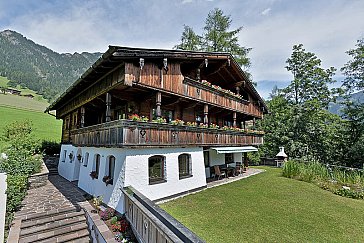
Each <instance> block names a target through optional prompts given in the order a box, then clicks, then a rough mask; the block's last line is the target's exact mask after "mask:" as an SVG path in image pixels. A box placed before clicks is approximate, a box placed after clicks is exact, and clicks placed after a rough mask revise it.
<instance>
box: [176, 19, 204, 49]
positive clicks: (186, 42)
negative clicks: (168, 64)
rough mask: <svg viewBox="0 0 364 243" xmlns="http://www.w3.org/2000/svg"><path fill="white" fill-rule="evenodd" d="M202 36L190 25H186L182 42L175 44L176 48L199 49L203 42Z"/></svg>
mask: <svg viewBox="0 0 364 243" xmlns="http://www.w3.org/2000/svg"><path fill="white" fill-rule="evenodd" d="M200 38H201V37H200V36H198V35H197V34H196V33H195V32H194V31H193V29H192V28H191V27H190V26H188V25H184V30H183V32H182V36H181V43H180V44H178V45H176V46H174V49H179V50H190V51H198V50H199V49H200V44H201V43H200Z"/></svg>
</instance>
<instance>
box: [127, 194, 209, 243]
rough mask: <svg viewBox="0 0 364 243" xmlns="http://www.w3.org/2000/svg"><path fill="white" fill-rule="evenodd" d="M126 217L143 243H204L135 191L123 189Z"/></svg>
mask: <svg viewBox="0 0 364 243" xmlns="http://www.w3.org/2000/svg"><path fill="white" fill-rule="evenodd" d="M122 191H123V194H124V196H125V197H124V198H125V215H126V218H127V219H128V221H129V222H130V224H131V227H132V229H133V231H134V234H135V236H136V237H137V238H138V241H139V242H142V243H144V242H145V243H147V242H148V243H172V242H177V243H178V242H185V243H200V242H201V243H202V242H204V241H203V240H202V239H200V238H199V237H198V236H197V235H195V234H194V233H193V232H192V231H190V230H189V229H188V228H186V227H185V226H184V225H182V224H181V223H180V222H178V221H177V220H176V219H175V218H173V217H172V216H171V215H169V214H168V213H166V212H165V211H164V210H163V209H161V208H160V207H158V205H156V204H154V203H153V202H152V201H150V200H149V199H148V198H146V197H144V196H143V195H142V194H140V193H139V192H138V191H136V190H135V189H133V188H131V187H129V188H124V189H122Z"/></svg>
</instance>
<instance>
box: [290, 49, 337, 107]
mask: <svg viewBox="0 0 364 243" xmlns="http://www.w3.org/2000/svg"><path fill="white" fill-rule="evenodd" d="M286 63H287V64H288V65H287V66H286V69H287V70H288V71H290V72H292V74H293V80H292V82H291V84H290V85H289V86H288V87H287V88H286V89H284V93H285V95H286V97H287V99H288V100H290V101H291V102H293V104H294V105H303V104H304V103H305V102H306V101H308V100H312V99H315V100H317V101H318V102H320V104H321V107H327V106H328V104H329V102H330V101H332V98H333V97H332V92H331V90H330V89H329V87H328V84H331V83H334V82H335V81H334V80H333V79H332V77H333V75H334V74H335V73H334V72H335V71H336V69H335V68H333V67H330V68H329V69H326V70H325V69H323V68H322V67H321V60H320V59H319V58H318V57H317V56H316V55H315V54H314V53H311V52H306V50H305V49H304V48H303V45H302V44H299V45H294V46H293V53H292V55H291V57H290V58H288V59H287V61H286Z"/></svg>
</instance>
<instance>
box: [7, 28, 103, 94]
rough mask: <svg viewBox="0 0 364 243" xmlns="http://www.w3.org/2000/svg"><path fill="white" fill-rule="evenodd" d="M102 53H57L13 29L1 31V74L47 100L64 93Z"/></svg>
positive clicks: (12, 83)
mask: <svg viewBox="0 0 364 243" xmlns="http://www.w3.org/2000/svg"><path fill="white" fill-rule="evenodd" d="M101 55H102V53H100V52H96V53H89V52H81V53H78V52H75V53H73V54H71V53H57V52H55V51H53V50H51V49H49V48H47V47H45V46H42V45H39V44H37V43H35V42H34V41H32V40H30V39H27V38H26V37H25V36H23V35H22V34H20V33H18V32H16V31H13V30H4V31H1V32H0V76H4V77H7V78H8V79H9V80H10V82H9V85H11V86H16V85H21V86H22V87H27V88H29V89H32V90H34V91H36V92H37V93H39V94H41V95H43V97H44V98H46V99H48V100H49V101H52V100H54V99H55V98H56V97H57V96H59V95H60V94H61V93H63V92H64V91H65V90H66V89H67V88H68V87H69V86H70V85H71V84H72V83H73V82H74V81H75V80H77V79H78V78H79V77H80V76H81V75H82V74H83V73H84V72H85V71H86V69H87V68H89V67H90V66H91V65H92V64H93V63H94V62H95V61H96V60H97V59H98V58H99V57H100V56H101Z"/></svg>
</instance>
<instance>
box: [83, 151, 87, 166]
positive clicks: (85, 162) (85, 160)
mask: <svg viewBox="0 0 364 243" xmlns="http://www.w3.org/2000/svg"><path fill="white" fill-rule="evenodd" d="M87 165H88V153H85V156H84V157H83V166H85V167H87Z"/></svg>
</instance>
